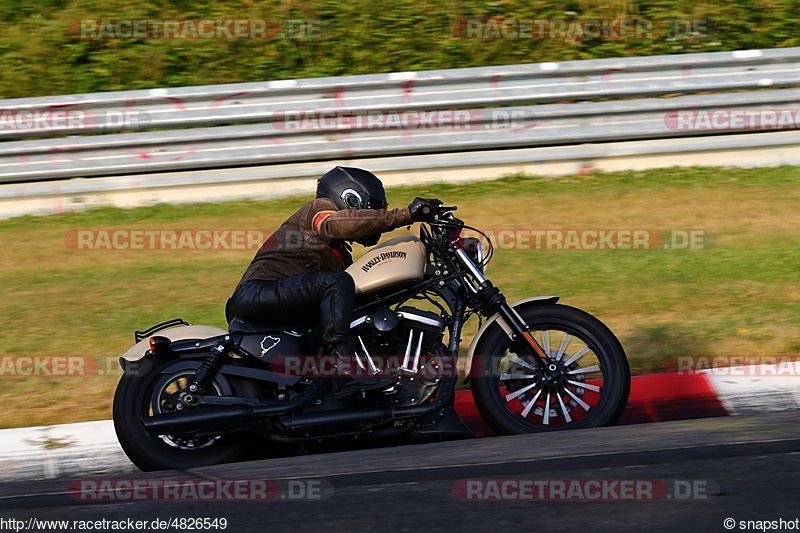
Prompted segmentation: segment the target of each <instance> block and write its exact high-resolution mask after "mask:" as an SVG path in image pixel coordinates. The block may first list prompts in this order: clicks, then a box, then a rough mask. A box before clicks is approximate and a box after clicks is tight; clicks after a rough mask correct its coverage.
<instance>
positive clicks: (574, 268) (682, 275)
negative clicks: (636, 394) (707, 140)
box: [0, 167, 800, 427]
mask: <svg viewBox="0 0 800 533" xmlns="http://www.w3.org/2000/svg"><path fill="white" fill-rule="evenodd" d="M799 181H800V168H798V167H778V168H770V169H753V170H741V169H720V168H691V169H667V170H663V169H662V170H653V171H647V172H620V173H612V174H603V173H596V174H593V175H589V176H570V177H566V178H561V179H547V178H538V177H528V176H510V177H507V178H505V179H502V180H499V181H489V182H479V183H473V184H469V185H463V184H459V185H447V184H441V185H430V186H422V187H413V188H412V187H406V188H395V189H391V190H390V191H389V196H390V203H392V204H393V205H402V204H404V203H406V202H407V201H408V200H409V199H411V198H413V197H414V196H416V195H420V196H436V197H439V198H441V199H442V200H444V201H445V202H447V203H453V204H457V205H458V206H459V212H458V215H459V217H461V218H463V219H464V220H465V221H467V223H471V224H472V225H475V226H478V227H481V228H485V229H489V230H494V231H497V230H526V229H645V230H652V231H658V232H662V231H667V230H703V231H705V232H708V233H709V234H711V235H713V244H712V246H710V247H707V248H705V249H700V250H682V251H681V250H665V249H656V250H639V251H632V250H631V251H619V250H606V251H553V250H520V249H515V250H508V249H505V250H499V251H498V252H497V255H496V258H495V260H494V261H493V262H492V263H491V264H490V266H489V274H490V277H491V278H492V279H493V281H494V282H495V283H496V284H497V285H498V286H499V287H500V288H502V289H503V290H504V292H505V293H506V294H507V296H508V297H509V299H511V300H513V299H516V298H521V297H525V296H530V295H537V294H558V295H560V296H561V297H562V301H563V302H565V303H567V304H570V305H574V306H577V307H581V308H584V309H586V310H587V311H589V312H592V313H594V314H596V315H597V316H598V317H600V318H601V319H602V320H603V321H605V322H606V323H607V324H608V325H609V326H610V327H611V328H612V329H613V330H614V331H615V332H616V333H617V334H618V336H619V337H620V338H621V340H622V342H623V344H624V345H625V347H626V349H627V351H628V354H629V357H630V359H631V364H632V368H633V370H634V372H636V373H642V372H651V371H658V370H659V369H662V368H663V367H664V365H665V362H666V361H668V360H669V359H670V358H673V357H676V356H685V355H697V356H701V355H750V356H757V355H775V354H794V353H797V352H798V351H800V326H799V325H798V324H799V323H798V321H797V318H796V317H797V316H800V234H799V233H798V231H797V227H798V226H799V225H800V214H798V210H797V205H798V201H800V188H798V182H799ZM304 201H306V199H305V198H290V199H282V200H274V201H266V202H255V201H247V202H228V203H216V204H213V203H208V204H194V205H177V206H176V205H158V206H153V207H150V208H140V209H132V210H122V209H110V208H104V209H95V210H91V211H86V212H83V213H73V214H65V215H60V216H52V217H24V218H18V219H12V220H7V221H0V242H2V244H3V245H2V246H0V258H2V260H0V287H2V288H1V289H0V291H1V294H0V313H2V316H3V318H4V322H5V324H4V328H3V330H2V332H1V333H0V346H2V348H0V355H2V356H8V355H81V356H87V357H90V358H95V359H96V360H97V361H98V365H99V368H100V369H101V370H103V371H104V373H103V374H95V373H93V374H92V375H89V376H81V377H59V378H56V377H42V376H37V377H27V378H22V377H17V378H11V377H0V379H2V384H3V387H2V388H0V402H2V403H3V404H4V405H7V406H8V408H6V409H4V410H3V414H2V415H0V427H13V426H19V425H32V424H47V423H58V422H69V421H80V420H91V419H99V418H105V417H108V416H109V414H110V402H111V397H112V395H113V389H114V386H115V384H116V379H117V374H116V373H115V372H113V370H114V369H115V364H116V362H115V361H116V358H117V357H118V356H119V354H120V353H121V352H122V351H124V350H125V349H126V348H127V347H128V346H129V345H130V344H131V342H132V332H133V330H135V329H141V328H143V327H147V326H149V325H151V324H153V323H155V322H159V321H162V320H165V319H168V318H173V317H176V316H180V317H183V318H185V319H187V320H189V321H190V322H193V323H199V324H212V325H217V326H224V318H223V308H224V302H225V299H226V298H227V297H228V296H229V294H230V292H231V291H232V290H233V287H234V286H235V284H236V283H237V281H238V280H239V278H240V276H241V274H242V272H243V271H244V269H245V267H246V266H247V264H248V262H249V260H250V258H251V257H252V255H253V253H254V250H238V251H208V252H199V251H152V252H142V251H139V252H136V251H81V250H75V249H71V248H69V247H67V246H66V245H65V242H64V237H65V235H66V234H67V233H68V232H69V231H70V230H74V229H99V228H108V229H114V228H120V229H130V228H145V229H167V228H171V229H178V228H181V229H200V228H205V229H214V228H228V229H230V228H244V229H262V230H267V231H269V230H271V229H274V228H275V227H277V225H278V224H279V223H280V222H281V221H283V219H284V218H285V217H286V216H287V215H289V214H290V213H291V212H292V211H293V210H294V209H296V208H297V207H298V206H300V205H301V204H302V203H303V202H304ZM472 331H474V330H472V329H470V330H468V331H467V334H468V335H467V338H468V337H469V336H470V335H471V332H472ZM108 370H112V372H108Z"/></svg>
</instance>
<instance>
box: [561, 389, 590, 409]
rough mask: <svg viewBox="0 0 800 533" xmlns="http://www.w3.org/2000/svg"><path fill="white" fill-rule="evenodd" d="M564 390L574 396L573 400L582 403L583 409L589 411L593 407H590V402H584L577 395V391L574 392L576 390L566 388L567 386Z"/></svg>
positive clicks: (571, 396)
mask: <svg viewBox="0 0 800 533" xmlns="http://www.w3.org/2000/svg"><path fill="white" fill-rule="evenodd" d="M564 391H565V392H566V393H567V394H569V396H570V398H572V399H573V400H575V401H576V402H577V403H578V405H580V406H581V407H583V410H584V411H589V409H591V407H589V404H588V403H586V402H584V401H583V400H581V399H580V398H578V397H577V396H576V395H575V393H574V392H572V391H571V390H569V389H568V388H566V387H565V388H564Z"/></svg>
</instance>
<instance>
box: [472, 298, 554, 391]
mask: <svg viewBox="0 0 800 533" xmlns="http://www.w3.org/2000/svg"><path fill="white" fill-rule="evenodd" d="M558 299H559V297H558V296H532V297H530V298H524V299H522V300H518V301H516V302H514V303H512V304H511V308H512V309H516V308H518V307H522V306H524V305H528V304H534V305H535V304H554V303H556V302H557V301H558ZM495 324H497V325H498V326H500V327H501V328H503V329H504V330H505V332H506V333H508V334H509V335H511V330H510V329H509V327H508V325H506V323H505V321H504V320H503V319H502V318H500V313H495V314H493V315H492V316H491V317H490V318H489V320H487V321H486V323H485V324H484V325H483V326H481V329H479V330H478V332H477V333H476V334H475V337H474V338H473V339H472V343H470V345H469V350H468V351H467V355H466V359H465V361H464V375H465V376H469V373H470V371H471V370H472V357H473V356H474V355H475V350H476V349H477V347H478V343H480V341H481V338H482V337H483V336H484V335H485V334H486V332H487V331H488V330H489V328H491V327H492V326H493V325H495Z"/></svg>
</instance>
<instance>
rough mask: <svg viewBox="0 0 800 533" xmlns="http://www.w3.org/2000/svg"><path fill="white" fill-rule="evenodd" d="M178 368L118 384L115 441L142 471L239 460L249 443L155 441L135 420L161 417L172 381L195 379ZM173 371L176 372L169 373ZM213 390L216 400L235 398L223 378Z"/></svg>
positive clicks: (164, 366)
mask: <svg viewBox="0 0 800 533" xmlns="http://www.w3.org/2000/svg"><path fill="white" fill-rule="evenodd" d="M179 364H181V365H185V363H183V362H182V361H175V360H168V361H164V362H160V363H157V364H155V365H154V366H153V368H152V370H151V371H150V372H148V373H147V374H144V375H141V376H139V375H130V374H124V375H123V376H122V378H121V379H120V381H119V384H118V385H117V390H116V393H115V394H114V407H113V419H114V429H115V431H116V433H117V439H118V440H119V443H120V445H121V446H122V449H123V451H124V452H125V454H126V455H127V456H128V458H129V459H130V460H131V462H133V464H135V465H136V466H137V467H138V468H139V469H140V470H143V471H153V470H166V469H186V468H195V467H199V466H208V465H212V464H219V463H227V462H232V461H236V460H238V459H240V458H242V457H243V456H244V455H245V454H246V452H247V451H248V448H249V446H250V444H251V443H252V440H251V439H246V438H242V436H238V437H228V436H213V437H204V438H199V439H194V440H189V439H181V438H179V437H175V436H171V435H161V436H158V437H154V436H152V435H150V434H149V433H147V431H145V429H144V426H143V425H142V424H141V422H140V420H139V419H140V418H141V417H143V416H151V415H153V414H154V413H157V412H163V410H162V409H161V407H160V405H162V401H161V398H167V397H168V396H169V392H168V391H169V389H170V387H173V385H171V384H172V383H175V382H176V381H175V380H176V379H177V380H186V379H187V378H186V376H187V375H188V376H189V378H188V379H191V375H193V374H194V370H192V369H190V370H187V369H186V368H185V366H180V367H179V366H178V365H179ZM197 364H198V365H199V364H200V362H199V361H198V362H197ZM173 366H174V367H175V368H176V370H175V371H171V369H170V367H173ZM178 369H180V370H178ZM178 386H179V385H178ZM212 388H213V389H214V391H215V393H216V394H219V395H230V394H233V393H234V392H233V390H232V388H231V385H230V384H229V383H228V381H227V380H225V379H224V378H222V377H218V378H217V379H216V380H215V381H214V383H213V385H212ZM156 389H158V390H156ZM161 389H164V390H165V391H167V392H164V391H162V390H161ZM165 395H166V396H165ZM156 398H158V400H156ZM167 399H168V398H167ZM165 401H167V400H165Z"/></svg>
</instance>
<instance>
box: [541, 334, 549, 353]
mask: <svg viewBox="0 0 800 533" xmlns="http://www.w3.org/2000/svg"><path fill="white" fill-rule="evenodd" d="M542 349H543V350H544V353H545V355H546V356H547V357H550V331H548V330H546V329H543V330H542Z"/></svg>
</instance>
